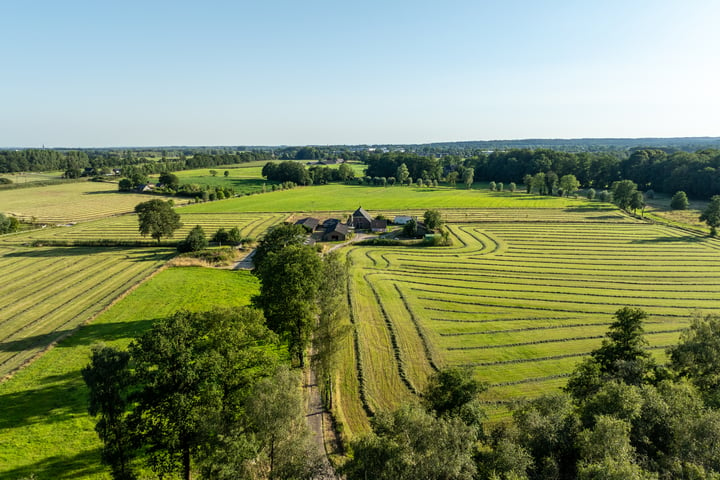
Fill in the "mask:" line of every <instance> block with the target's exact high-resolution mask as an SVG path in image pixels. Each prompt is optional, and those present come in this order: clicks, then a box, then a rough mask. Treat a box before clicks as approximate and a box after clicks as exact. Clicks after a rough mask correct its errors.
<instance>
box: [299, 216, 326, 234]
mask: <svg viewBox="0 0 720 480" xmlns="http://www.w3.org/2000/svg"><path fill="white" fill-rule="evenodd" d="M295 225H300V226H301V227H303V228H304V229H305V230H306V231H307V232H308V233H312V232H314V231H315V229H316V228H318V225H320V220H318V219H317V218H313V217H305V218H301V219H300V220H298V221H297V222H295Z"/></svg>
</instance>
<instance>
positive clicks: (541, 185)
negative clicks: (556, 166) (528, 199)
mask: <svg viewBox="0 0 720 480" xmlns="http://www.w3.org/2000/svg"><path fill="white" fill-rule="evenodd" d="M530 191H531V192H533V191H534V192H535V193H537V194H538V195H544V194H545V192H547V183H546V182H545V174H544V173H543V172H538V173H536V174H535V175H533V177H532V179H531V180H530Z"/></svg>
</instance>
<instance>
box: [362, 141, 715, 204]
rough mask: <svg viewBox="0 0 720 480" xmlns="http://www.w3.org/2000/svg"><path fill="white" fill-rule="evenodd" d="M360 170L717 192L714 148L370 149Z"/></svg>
mask: <svg viewBox="0 0 720 480" xmlns="http://www.w3.org/2000/svg"><path fill="white" fill-rule="evenodd" d="M365 162H366V164H367V165H368V167H367V171H366V174H367V175H368V176H371V177H394V176H395V175H396V172H397V170H398V167H399V166H400V165H401V164H405V166H407V168H408V171H409V172H410V177H412V178H414V179H418V178H422V179H424V180H428V179H429V180H440V181H441V180H443V179H444V178H447V175H448V174H449V173H450V172H453V171H455V172H458V173H459V174H460V175H462V172H463V171H464V170H465V169H466V168H473V169H474V175H475V180H476V181H477V180H479V181H498V182H507V183H509V182H516V183H522V182H523V179H524V177H525V176H526V175H535V174H536V173H539V172H543V173H548V172H554V173H555V174H557V176H558V177H562V176H564V175H575V177H576V178H577V179H578V181H580V184H581V185H582V186H583V187H588V188H589V187H592V188H595V189H604V188H609V187H610V186H611V185H612V183H613V182H615V181H618V180H632V181H633V182H635V183H637V184H638V187H639V188H640V189H641V190H649V189H652V190H655V191H659V192H667V193H674V192H676V191H678V190H682V191H685V193H687V194H688V195H690V196H694V197H702V198H709V197H711V196H712V195H716V194H718V193H720V150H711V149H705V150H699V151H697V152H693V153H691V152H675V153H667V152H665V151H663V150H650V149H643V150H636V151H633V152H632V153H631V154H630V155H629V156H628V157H625V156H618V155H614V154H609V153H588V152H581V153H569V152H560V151H557V150H549V149H537V150H530V149H512V150H506V151H498V152H491V153H488V154H478V155H475V156H472V157H469V158H463V157H461V156H458V155H446V156H443V157H441V158H435V157H428V156H423V155H418V154H414V153H406V152H402V153H401V152H388V153H382V154H372V155H370V156H369V157H368V158H367V159H366V160H365Z"/></svg>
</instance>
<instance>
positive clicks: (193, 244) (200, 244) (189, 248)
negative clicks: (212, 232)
mask: <svg viewBox="0 0 720 480" xmlns="http://www.w3.org/2000/svg"><path fill="white" fill-rule="evenodd" d="M207 246H208V241H207V238H205V231H204V230H203V228H202V227H201V226H200V225H196V226H195V227H194V228H193V229H192V230H190V233H188V234H187V237H185V240H181V241H180V242H178V246H177V249H178V252H180V253H186V252H197V251H200V250H202V249H204V248H207Z"/></svg>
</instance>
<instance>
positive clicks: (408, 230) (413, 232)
mask: <svg viewBox="0 0 720 480" xmlns="http://www.w3.org/2000/svg"><path fill="white" fill-rule="evenodd" d="M402 232H403V236H405V237H408V238H415V237H417V234H418V226H417V222H416V221H415V219H414V218H411V219H410V220H408V222H407V223H406V224H405V225H404V226H403V229H402Z"/></svg>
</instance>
